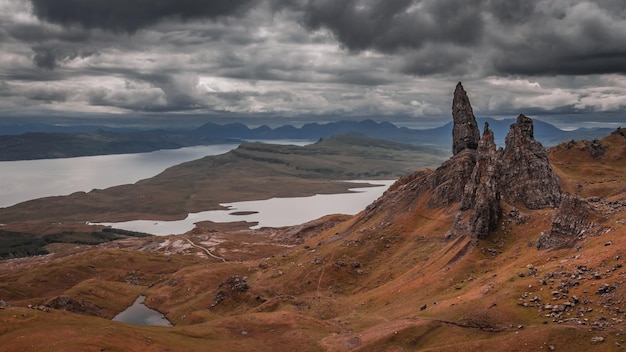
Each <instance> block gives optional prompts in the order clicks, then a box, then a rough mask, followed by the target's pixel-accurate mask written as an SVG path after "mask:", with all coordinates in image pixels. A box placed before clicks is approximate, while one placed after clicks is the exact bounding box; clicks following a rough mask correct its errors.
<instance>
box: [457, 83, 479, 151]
mask: <svg viewBox="0 0 626 352" xmlns="http://www.w3.org/2000/svg"><path fill="white" fill-rule="evenodd" d="M452 119H453V121H454V127H453V129H452V154H453V155H456V154H458V153H459V152H460V151H462V150H464V149H474V150H475V149H476V148H478V141H479V140H480V131H478V124H477V123H476V118H475V117H474V112H473V110H472V105H471V104H470V101H469V98H468V97H467V93H466V92H465V89H463V85H462V84H461V82H459V83H458V84H457V85H456V89H455V90H454V99H453V100H452Z"/></svg>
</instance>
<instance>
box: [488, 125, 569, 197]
mask: <svg viewBox="0 0 626 352" xmlns="http://www.w3.org/2000/svg"><path fill="white" fill-rule="evenodd" d="M505 144H506V147H505V149H504V152H503V154H502V156H501V157H500V159H501V160H502V173H501V177H500V184H501V188H500V189H502V190H503V198H504V200H505V201H506V202H508V203H510V204H516V203H522V204H524V205H525V206H526V207H527V208H529V209H542V208H556V207H558V206H559V204H560V202H561V186H560V184H559V179H558V177H557V176H556V174H555V173H554V171H552V167H551V166H550V162H549V161H548V153H547V152H546V149H545V148H544V147H543V146H542V145H541V143H539V142H537V141H536V140H535V138H534V132H533V121H532V119H530V118H529V117H526V116H524V115H519V117H518V118H517V122H516V123H514V124H512V125H511V128H510V130H509V133H508V135H507V136H506V139H505Z"/></svg>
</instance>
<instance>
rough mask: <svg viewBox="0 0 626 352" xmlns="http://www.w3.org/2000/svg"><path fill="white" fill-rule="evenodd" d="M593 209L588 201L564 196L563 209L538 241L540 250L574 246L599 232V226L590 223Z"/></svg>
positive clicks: (567, 195) (562, 200)
mask: <svg viewBox="0 0 626 352" xmlns="http://www.w3.org/2000/svg"><path fill="white" fill-rule="evenodd" d="M592 213H593V209H592V208H591V207H590V206H589V205H588V204H587V202H586V201H584V200H582V199H580V198H578V197H576V196H573V195H569V194H566V195H563V197H562V198H561V207H560V208H559V210H558V211H557V213H556V214H554V216H553V217H552V225H551V226H550V230H549V231H548V232H542V233H541V235H540V236H539V239H538V240H537V248H538V249H548V248H555V247H561V246H567V245H571V244H573V243H574V242H575V241H576V240H578V239H581V238H582V237H583V236H585V235H587V234H593V233H595V232H597V229H595V228H596V227H598V225H597V224H596V223H594V222H591V221H589V218H590V215H591V214H592Z"/></svg>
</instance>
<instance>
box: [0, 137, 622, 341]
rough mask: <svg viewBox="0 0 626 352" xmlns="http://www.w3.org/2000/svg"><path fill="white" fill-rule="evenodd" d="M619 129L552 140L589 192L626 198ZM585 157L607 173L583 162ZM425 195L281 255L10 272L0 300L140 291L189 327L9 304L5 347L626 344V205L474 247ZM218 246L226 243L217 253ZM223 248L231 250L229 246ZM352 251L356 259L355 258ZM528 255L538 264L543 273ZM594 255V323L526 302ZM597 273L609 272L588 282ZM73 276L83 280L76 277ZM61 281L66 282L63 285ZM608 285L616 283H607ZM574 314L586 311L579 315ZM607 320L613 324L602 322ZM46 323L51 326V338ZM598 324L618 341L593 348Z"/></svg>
mask: <svg viewBox="0 0 626 352" xmlns="http://www.w3.org/2000/svg"><path fill="white" fill-rule="evenodd" d="M613 137H614V136H611V137H610V138H608V139H605V140H603V143H607V144H609V145H610V146H609V150H608V151H607V153H606V155H605V156H604V157H602V158H599V159H593V158H591V157H590V156H589V155H588V153H586V152H585V151H584V150H581V151H580V153H579V154H572V152H571V150H570V151H567V152H565V151H563V150H561V149H559V148H560V147H557V148H554V149H552V150H551V152H550V158H551V161H552V163H553V165H554V168H555V170H556V171H557V173H558V174H559V177H561V179H562V181H563V184H564V188H565V189H566V190H567V189H577V184H583V191H581V192H583V194H584V195H585V196H593V195H601V196H604V197H609V198H611V199H622V200H623V199H624V182H625V180H624V176H623V175H624V173H623V172H624V171H625V170H623V168H624V165H623V163H620V160H622V159H623V158H624V157H626V155H625V154H626V150H625V146H626V143H625V140H624V139H623V137H620V138H622V139H620V138H613ZM583 167H589V168H590V170H594V171H598V172H599V173H601V175H600V174H598V173H594V172H588V171H581V170H582V168H583ZM586 185H589V187H586ZM572 187H573V188H572ZM426 200H427V195H426V196H419V197H405V198H399V199H398V200H397V201H395V202H394V203H393V204H392V205H390V206H389V207H388V208H385V209H383V210H382V211H379V212H376V213H375V214H374V215H373V216H365V214H361V216H357V217H354V218H352V219H350V220H348V221H345V222H342V223H339V224H337V225H336V226H335V227H334V228H332V229H329V230H327V231H325V232H323V233H321V234H320V235H319V236H316V237H314V238H312V239H310V240H309V241H308V242H306V243H304V244H303V245H301V246H297V247H287V248H284V249H283V251H282V254H281V253H279V252H276V255H275V256H270V255H266V256H262V257H260V256H256V257H255V258H262V259H251V260H245V261H243V262H236V261H229V262H227V263H215V261H213V260H210V259H200V258H199V257H195V256H178V255H173V256H172V255H169V256H166V255H159V254H151V253H145V252H136V251H107V252H102V254H99V255H93V254H86V255H78V256H73V257H67V258H65V259H62V260H58V261H56V262H55V263H53V264H42V266H39V267H30V268H25V269H22V270H18V271H14V272H11V273H5V274H3V275H2V276H0V282H2V283H6V284H5V285H3V286H0V298H2V297H5V298H4V299H5V300H8V301H10V302H11V303H14V304H16V305H20V306H23V305H24V304H26V303H29V302H30V303H38V302H41V301H43V300H44V299H47V298H49V297H52V296H54V295H57V294H61V293H63V294H67V295H70V296H72V297H77V298H82V299H85V300H89V301H93V302H97V303H98V305H100V306H102V307H104V309H105V310H106V311H107V312H109V315H111V314H113V312H114V311H116V310H118V309H119V307H121V306H123V304H122V302H121V301H123V300H126V301H128V302H129V303H130V301H132V299H134V294H138V293H139V292H141V293H144V294H147V295H148V299H147V302H148V304H149V305H151V306H153V307H155V308H158V309H159V310H160V311H162V312H166V313H167V316H168V318H169V319H170V320H172V321H173V322H174V323H175V324H176V327H174V328H169V329H167V328H156V327H154V328H149V327H132V326H128V325H124V324H119V323H113V322H111V321H108V320H104V319H101V318H90V317H85V316H82V315H77V314H71V313H64V312H59V311H52V312H50V313H43V312H39V311H34V310H27V309H25V308H14V307H11V308H9V309H5V310H0V320H1V321H2V322H3V324H2V325H1V327H0V329H3V330H2V333H0V343H1V344H2V346H3V348H4V346H8V347H7V348H8V349H7V350H15V351H17V350H23V349H25V348H27V347H29V346H30V345H33V346H32V347H31V350H35V351H36V350H42V351H43V350H50V349H51V346H52V347H54V345H52V343H59V341H63V342H64V344H65V345H64V346H65V347H63V348H65V350H75V349H83V350H91V349H93V350H98V349H99V348H105V349H106V350H163V349H169V350H172V351H183V350H189V351H196V350H197V351H201V350H211V349H216V350H229V351H244V350H245V351H248V350H256V351H273V350H281V351H296V350H297V351H305V350H306V351H309V350H311V351H315V350H325V351H349V350H356V351H403V350H405V351H408V350H425V351H458V350H464V351H485V350H489V351H502V350H508V351H537V350H548V346H550V345H552V346H555V347H556V349H557V350H571V351H585V350H591V349H593V350H598V351H604V350H605V351H608V350H614V349H615V348H616V346H615V345H614V343H619V344H621V345H624V340H625V338H624V337H623V336H622V335H620V334H619V331H620V330H621V329H623V328H626V326H624V323H623V322H621V321H620V320H619V319H623V316H624V313H623V312H624V311H625V310H626V303H623V302H626V300H625V298H626V297H624V291H623V285H622V284H621V281H622V280H623V279H624V277H626V270H625V269H623V268H622V267H620V266H618V265H617V264H623V263H624V259H623V256H624V253H625V252H626V243H624V241H622V240H621V239H622V238H623V237H624V236H625V235H626V226H624V221H625V220H626V218H625V217H626V214H625V213H624V211H623V210H622V211H619V212H616V213H613V214H611V215H609V216H608V220H607V221H606V223H604V225H605V227H607V228H610V229H611V231H610V232H609V233H605V234H603V235H601V236H597V237H590V238H587V239H585V240H584V241H583V242H582V243H580V245H581V247H582V250H577V249H575V248H567V249H561V250H554V251H537V250H536V249H535V248H534V241H535V240H536V239H537V237H538V236H539V233H540V232H541V231H545V230H547V228H548V227H549V224H550V219H551V216H552V213H553V211H551V210H539V211H530V210H527V209H523V208H520V210H521V211H522V212H523V213H524V214H526V215H529V216H530V218H529V220H528V221H527V222H526V223H524V224H516V223H515V222H514V221H513V219H511V218H508V217H506V216H505V219H504V221H503V224H502V226H501V227H500V228H499V229H498V230H497V231H496V232H495V233H493V234H492V235H490V237H489V238H487V239H485V240H480V241H479V242H478V243H477V244H476V245H472V244H469V243H468V241H467V240H465V239H458V240H455V241H451V242H447V241H444V240H443V235H444V233H445V232H446V230H447V229H448V227H449V224H450V222H451V219H452V217H453V216H454V214H455V211H454V210H453V209H450V210H447V209H427V208H426V207H425V206H424V204H425V202H426ZM506 210H508V209H505V211H506ZM206 236H209V237H210V236H212V235H211V234H206ZM609 241H610V242H611V245H610V246H607V245H606V244H607V242H609ZM220 246H226V244H222V245H217V246H216V248H215V250H217V251H218V252H219V250H220ZM94 253H100V252H94ZM222 255H224V256H226V257H227V259H230V258H229V257H228V256H227V255H228V252H225V253H222ZM113 258H115V259H113ZM165 260H167V261H168V264H165V263H164V262H163V261H165ZM151 263H154V265H153V264H151ZM352 263H359V265H358V268H357V267H355V266H356V265H353V264H352ZM528 265H532V267H534V268H536V270H537V271H536V273H535V274H530V273H529V271H530V269H529V266H528ZM581 265H584V266H586V267H588V268H591V269H590V271H589V272H585V273H584V275H582V277H581V278H580V279H577V280H578V281H579V284H578V285H576V286H573V287H571V288H570V292H569V297H572V296H577V297H578V298H579V299H580V303H579V304H578V305H577V306H576V309H579V308H584V309H585V313H584V318H586V319H588V324H590V325H586V326H579V325H576V324H571V323H570V324H568V323H567V322H565V323H558V322H553V321H552V319H551V318H549V317H546V316H545V313H546V312H541V311H538V309H537V308H536V307H529V308H527V307H523V306H521V305H520V303H523V302H528V299H529V298H524V297H525V296H526V294H525V293H528V294H527V295H528V296H529V297H533V296H535V295H537V296H540V297H541V298H542V300H543V302H544V303H551V304H558V303H563V302H565V301H566V300H569V299H570V298H569V297H568V298H559V299H553V298H552V291H553V290H555V289H556V288H557V287H558V284H559V283H561V282H562V281H564V280H567V279H569V276H570V275H571V274H572V273H574V272H576V271H577V270H578V268H579V266H581ZM94 268H99V270H100V271H98V272H95V271H94V270H96V269H94ZM159 270H161V271H159ZM109 271H110V272H109ZM129 271H136V272H137V271H138V272H142V273H144V274H143V277H145V278H146V279H145V280H142V281H141V282H140V286H133V285H129V284H126V283H124V280H125V274H126V275H128V272H129ZM592 271H597V272H598V273H600V274H601V279H599V280H596V279H591V278H590V277H589V276H590V275H591V272H592ZM0 272H1V271H0ZM68 273H69V274H70V276H71V277H72V278H75V279H74V280H71V279H67V278H66V277H67V275H66V274H68ZM520 273H522V274H524V275H520ZM551 273H559V275H560V276H558V277H554V276H553V274H551ZM64 275H65V276H64ZM232 275H242V276H247V282H248V284H249V285H250V286H251V289H250V290H248V291H247V292H245V293H240V294H233V295H231V296H230V298H228V299H227V300H225V301H224V302H222V303H221V304H220V305H218V306H216V307H211V304H212V302H213V300H214V298H215V294H216V291H217V289H218V287H219V284H220V283H221V282H222V281H224V280H225V279H226V278H227V277H229V276H232ZM550 275H552V280H553V281H550V280H547V282H546V284H545V285H541V284H540V282H539V280H540V279H542V278H544V277H548V276H550ZM49 280H50V281H49ZM57 280H58V281H57ZM153 280H154V281H153ZM53 281H57V282H61V283H62V284H61V285H60V286H59V285H54V286H51V285H50V282H53ZM149 283H153V285H149ZM601 283H608V284H612V285H616V286H617V289H616V290H615V291H614V292H613V293H611V294H610V295H604V296H603V295H598V294H596V291H597V289H598V287H599V286H600V284H601ZM15 287H20V290H17V289H15ZM53 287H54V289H52V288H53ZM117 290H119V291H121V292H125V293H126V294H125V295H121V296H123V298H120V297H119V296H120V295H117V296H116V295H114V294H112V293H107V292H115V291H117ZM7 297H8V298H7ZM257 297H261V298H262V299H259V298H257ZM435 302H436V304H435ZM123 303H126V302H125V301H124V302H123ZM129 303H128V304H129ZM423 305H426V308H425V309H421V307H422V306H423ZM589 308H592V310H589ZM617 309H619V310H617ZM576 315H577V313H576V310H573V311H570V312H568V315H566V317H570V316H571V317H574V316H576ZM604 319H606V321H609V322H610V323H611V325H612V326H611V327H608V328H606V329H598V328H593V327H592V325H591V324H592V323H594V322H603V321H605V320H604ZM520 326H521V328H520ZM79 329H80V333H79ZM44 330H45V331H48V332H49V334H47V335H45V336H47V337H48V339H50V341H46V343H44V342H42V339H43V338H44V337H43V335H42V333H41V331H44ZM19 336H29V337H41V339H31V338H29V339H24V338H19ZM49 336H54V338H50V337H49ZM594 336H601V337H604V338H605V339H606V341H605V342H603V343H598V344H593V343H592V342H591V338H592V337H594ZM63 348H61V347H58V346H57V347H54V348H52V349H53V350H64V349H63Z"/></svg>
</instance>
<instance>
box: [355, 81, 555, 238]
mask: <svg viewBox="0 0 626 352" xmlns="http://www.w3.org/2000/svg"><path fill="white" fill-rule="evenodd" d="M452 117H453V121H454V126H453V129H452V137H453V141H452V152H453V156H452V157H451V158H450V159H448V160H447V161H446V162H444V163H443V164H442V165H441V166H440V167H439V168H437V169H436V170H434V171H431V170H423V171H419V172H416V173H415V174H413V175H411V176H408V177H405V178H402V179H400V180H399V181H398V182H397V183H396V184H395V185H394V186H392V187H391V188H390V189H389V191H388V192H387V193H386V194H385V196H384V197H382V198H381V199H379V200H377V201H376V202H375V203H373V204H372V205H371V206H369V207H368V209H367V210H366V214H365V217H366V218H367V217H369V216H371V214H372V213H373V212H374V211H375V210H376V209H382V208H385V207H387V206H391V205H393V204H398V203H404V204H408V200H407V199H409V198H410V197H414V198H415V197H421V196H426V197H427V198H426V205H427V207H429V208H440V207H448V206H451V205H453V204H458V205H459V207H458V212H457V213H456V216H455V217H454V220H453V222H452V225H451V227H450V230H449V231H448V232H447V234H446V237H447V238H456V237H461V236H467V237H469V238H472V239H477V238H485V237H487V236H488V235H489V233H490V232H491V231H493V230H495V229H497V227H498V225H499V223H500V220H501V219H502V211H503V210H502V204H503V203H508V204H510V205H511V206H513V207H514V208H515V207H517V206H524V207H526V208H528V209H542V208H557V207H558V206H559V204H560V201H561V187H560V185H559V179H558V177H557V176H556V174H555V173H554V172H553V170H552V168H551V166H550V162H549V161H548V153H547V151H546V150H545V149H544V147H543V146H542V145H541V143H539V142H537V141H536V140H535V138H534V131H533V129H534V127H533V121H532V119H530V118H528V117H526V116H524V115H520V116H519V117H518V118H517V121H516V123H514V124H512V125H511V127H510V131H509V133H508V135H507V136H506V148H505V149H504V150H503V149H496V144H495V142H494V139H495V138H494V133H493V131H491V129H489V125H488V124H485V128H484V131H483V136H482V138H480V136H479V130H478V127H477V123H476V118H475V117H474V113H473V112H472V106H471V104H470V102H469V99H468V97H467V94H466V93H465V90H464V89H463V86H462V85H461V83H459V84H458V85H457V87H456V90H455V92H454V98H453V103H452ZM515 209H516V208H515ZM518 212H519V211H518Z"/></svg>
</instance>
